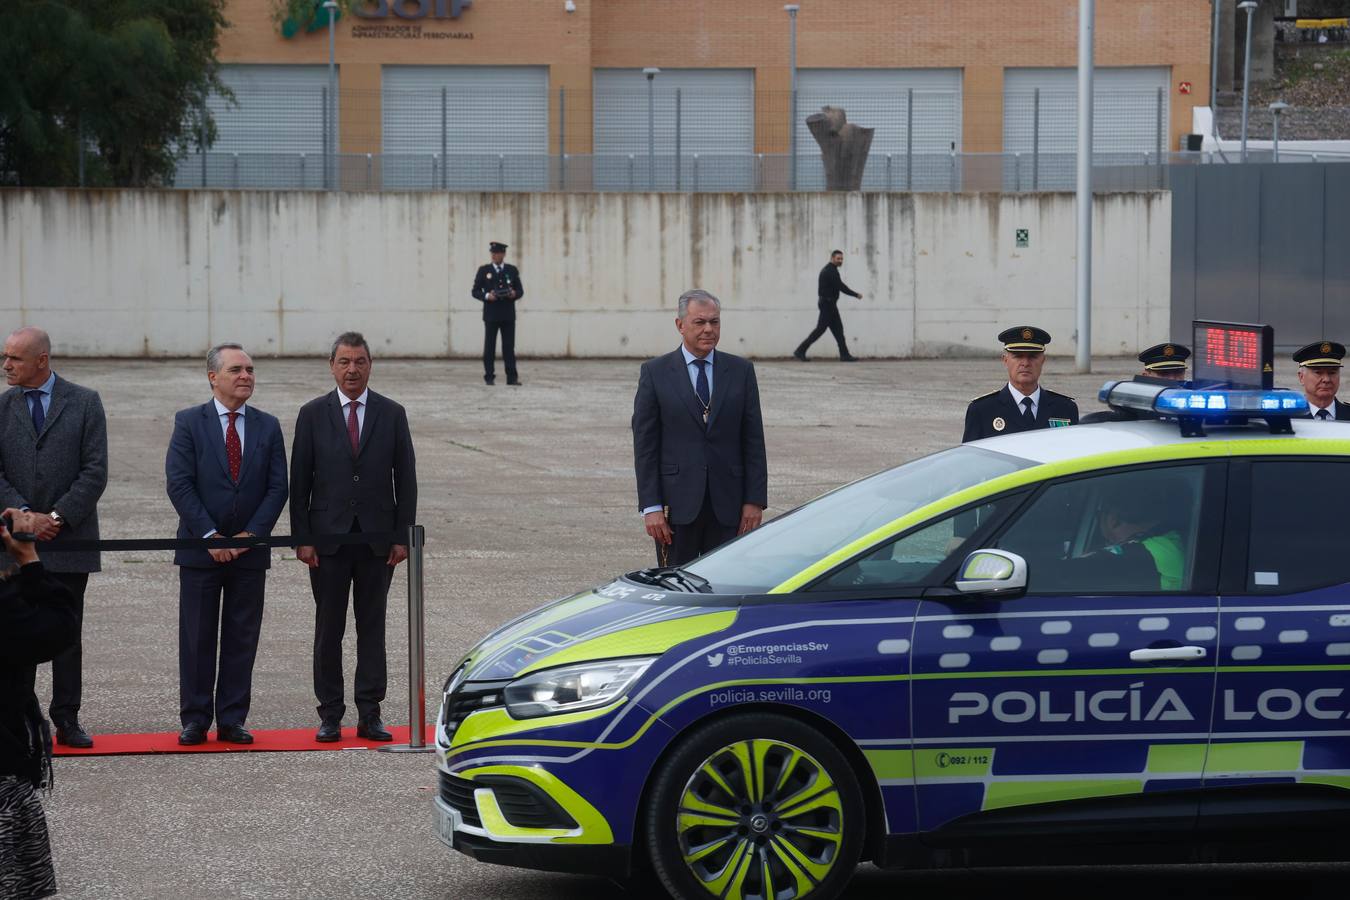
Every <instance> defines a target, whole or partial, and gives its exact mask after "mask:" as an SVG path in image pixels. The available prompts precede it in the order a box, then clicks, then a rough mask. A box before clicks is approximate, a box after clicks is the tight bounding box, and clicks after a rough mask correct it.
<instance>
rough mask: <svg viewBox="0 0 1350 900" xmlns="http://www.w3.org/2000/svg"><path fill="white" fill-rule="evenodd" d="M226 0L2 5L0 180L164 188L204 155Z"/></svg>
mask: <svg viewBox="0 0 1350 900" xmlns="http://www.w3.org/2000/svg"><path fill="white" fill-rule="evenodd" d="M225 2H226V0H7V2H5V3H3V4H0V73H4V74H3V76H2V77H0V183H6V182H7V183H11V184H15V183H16V184H22V185H72V184H77V183H79V164H80V153H79V146H80V141H81V139H83V141H84V145H85V148H86V153H85V183H86V184H90V185H106V186H119V187H140V186H153V185H158V184H164V183H166V182H168V181H169V180H170V179H171V178H172V176H173V172H174V169H175V167H176V165H177V161H178V159H179V158H181V157H182V156H183V155H184V154H185V153H186V152H187V151H188V150H189V149H190V148H192V147H194V146H197V147H202V146H203V145H204V146H209V145H210V144H211V142H212V141H214V139H215V123H214V122H213V121H212V119H211V116H210V114H209V113H208V112H207V110H206V98H207V96H208V95H210V94H211V93H213V92H214V93H219V94H222V95H224V96H226V97H229V96H230V95H229V91H228V90H227V89H226V88H225V86H224V84H222V83H221V81H220V78H219V75H218V67H217V63H216V50H217V48H218V45H219V39H220V33H221V31H222V30H223V29H224V28H225V27H226V22H225V16H224V7H225Z"/></svg>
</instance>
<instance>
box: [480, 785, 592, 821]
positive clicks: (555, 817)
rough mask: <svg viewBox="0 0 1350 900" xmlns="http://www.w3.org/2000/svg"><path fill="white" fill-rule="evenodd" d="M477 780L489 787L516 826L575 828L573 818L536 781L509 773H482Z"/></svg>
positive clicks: (505, 815)
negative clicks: (532, 781) (532, 782)
mask: <svg viewBox="0 0 1350 900" xmlns="http://www.w3.org/2000/svg"><path fill="white" fill-rule="evenodd" d="M478 784H480V785H482V786H483V787H489V788H492V794H493V796H495V797H496V798H497V806H498V808H500V809H501V811H502V817H503V818H505V819H506V821H508V822H510V823H511V824H512V825H514V826H516V827H517V828H576V827H577V823H576V820H575V819H573V818H572V817H571V816H569V815H568V814H567V813H566V812H564V811H563V809H562V807H560V806H559V805H558V804H557V802H555V801H554V800H553V798H552V797H550V796H549V795H548V794H546V793H544V792H543V790H542V789H540V788H539V787H538V786H537V785H534V784H531V783H530V782H528V781H526V780H525V779H523V778H514V777H512V776H510V775H484V776H483V777H481V778H479V779H478Z"/></svg>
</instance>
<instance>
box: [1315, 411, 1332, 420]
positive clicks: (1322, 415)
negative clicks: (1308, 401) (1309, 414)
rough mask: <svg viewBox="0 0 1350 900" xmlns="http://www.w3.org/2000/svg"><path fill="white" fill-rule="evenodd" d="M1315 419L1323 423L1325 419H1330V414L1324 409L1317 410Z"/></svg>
mask: <svg viewBox="0 0 1350 900" xmlns="http://www.w3.org/2000/svg"><path fill="white" fill-rule="evenodd" d="M1317 418H1319V419H1321V420H1322V421H1323V422H1325V421H1326V420H1327V419H1330V418H1331V414H1330V413H1329V412H1327V411H1326V410H1325V409H1319V410H1318V411H1317Z"/></svg>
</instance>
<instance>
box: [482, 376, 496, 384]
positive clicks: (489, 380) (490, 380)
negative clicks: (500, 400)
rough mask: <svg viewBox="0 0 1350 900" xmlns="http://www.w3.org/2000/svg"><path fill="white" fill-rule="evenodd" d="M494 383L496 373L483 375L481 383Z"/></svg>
mask: <svg viewBox="0 0 1350 900" xmlns="http://www.w3.org/2000/svg"><path fill="white" fill-rule="evenodd" d="M496 383H497V376H496V375H484V376H483V384H496Z"/></svg>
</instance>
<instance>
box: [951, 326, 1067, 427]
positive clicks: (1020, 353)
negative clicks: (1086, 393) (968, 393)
mask: <svg viewBox="0 0 1350 900" xmlns="http://www.w3.org/2000/svg"><path fill="white" fill-rule="evenodd" d="M998 339H999V340H1000V341H1002V342H1003V365H1004V366H1006V367H1007V369H1008V383H1007V384H1006V385H1004V386H1003V387H1002V388H1000V389H999V390H997V391H994V392H993V393H992V394H985V395H984V396H983V397H976V398H975V399H974V400H972V401H970V405H969V406H968V407H966V430H965V433H964V434H963V435H962V436H961V441H962V443H964V442H966V441H977V440H979V439H981V438H987V437H994V436H995V435H999V434H1011V433H1013V432H1016V431H1031V430H1033V429H1036V428H1055V427H1058V426H1061V425H1077V424H1078V404H1076V403H1074V402H1073V398H1072V397H1066V396H1064V395H1063V394H1056V393H1055V392H1054V391H1050V390H1046V389H1045V388H1043V387H1041V369H1042V368H1044V367H1045V345H1046V344H1048V343H1050V333H1049V332H1048V331H1046V330H1045V329H1043V328H1037V327H1036V326H1034V325H1017V326H1014V327H1013V328H1009V329H1006V330H1005V331H1002V332H1000V333H999V336H998Z"/></svg>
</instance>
